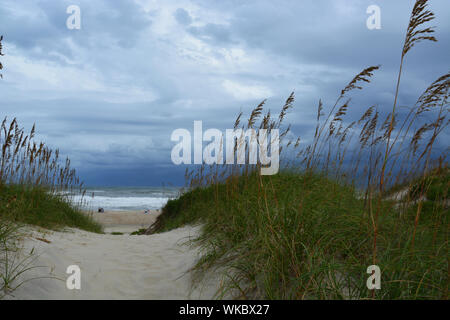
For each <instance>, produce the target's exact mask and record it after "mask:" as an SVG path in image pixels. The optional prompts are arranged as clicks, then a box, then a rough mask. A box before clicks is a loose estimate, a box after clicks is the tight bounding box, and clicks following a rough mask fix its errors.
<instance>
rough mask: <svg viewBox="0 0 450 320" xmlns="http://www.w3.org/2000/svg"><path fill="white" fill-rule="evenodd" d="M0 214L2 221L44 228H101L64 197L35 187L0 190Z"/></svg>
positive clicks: (3, 188)
mask: <svg viewBox="0 0 450 320" xmlns="http://www.w3.org/2000/svg"><path fill="white" fill-rule="evenodd" d="M0 188H1V189H0V194H1V199H0V215H1V216H2V217H3V219H6V220H9V221H13V222H16V223H21V224H29V225H34V226H39V227H43V228H46V229H52V230H60V229H62V228H64V227H73V228H78V229H82V230H86V231H90V232H96V233H101V232H102V227H101V226H100V224H98V223H96V222H95V221H94V220H93V219H92V217H90V216H89V215H87V214H86V213H84V212H83V211H82V210H80V209H78V208H77V207H76V206H74V205H73V204H72V203H71V202H70V199H68V198H67V197H66V196H65V195H58V194H55V193H50V192H49V191H48V189H46V188H44V187H37V186H33V187H30V186H26V185H7V186H2V187H0Z"/></svg>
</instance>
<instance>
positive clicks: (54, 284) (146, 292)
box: [6, 221, 218, 299]
mask: <svg viewBox="0 0 450 320" xmlns="http://www.w3.org/2000/svg"><path fill="white" fill-rule="evenodd" d="M122 222H123V221H122ZM123 226H128V227H129V226H130V224H123V225H119V226H116V230H117V228H119V229H120V230H122V231H123ZM110 227H114V225H112V226H111V225H110ZM198 232H199V227H184V228H180V229H177V230H172V231H170V232H166V233H162V234H155V235H150V236H145V235H144V236H131V235H110V234H106V235H101V234H94V233H89V232H85V231H80V230H77V229H67V231H66V232H53V231H48V230H42V229H40V230H38V229H37V228H30V229H29V230H27V236H26V237H25V238H24V240H23V242H22V246H23V250H22V251H21V255H22V257H24V255H25V254H26V253H30V252H31V250H32V249H33V248H34V253H33V257H34V261H33V263H32V265H33V266H42V267H39V268H34V269H32V270H29V271H27V272H26V273H25V274H24V275H23V276H21V277H20V279H19V280H18V281H16V284H17V283H20V281H21V280H24V279H31V278H35V277H48V276H50V277H56V278H59V279H53V278H51V279H35V280H31V281H29V282H26V283H24V284H23V285H22V286H21V287H19V288H18V289H16V290H15V291H14V292H12V294H11V295H9V296H7V297H6V298H7V299H212V298H213V296H214V294H215V292H216V290H217V289H218V281H214V280H213V279H210V280H209V281H208V285H207V286H204V285H202V286H201V287H199V288H196V289H194V290H192V289H191V288H192V286H191V284H192V282H191V274H190V273H189V272H188V271H189V269H190V268H191V267H192V266H193V265H194V264H195V262H196V261H197V259H198V257H199V250H198V249H196V248H193V247H190V246H188V245H186V244H185V242H186V241H187V240H189V238H190V237H192V236H195V235H196V234H197V233H198ZM37 238H40V240H39V239H37ZM43 240H45V241H43ZM70 265H78V266H79V267H80V269H81V289H80V290H76V289H75V290H69V289H67V287H66V279H67V277H69V274H66V269H67V267H68V266H70Z"/></svg>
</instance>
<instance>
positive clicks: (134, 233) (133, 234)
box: [130, 228, 147, 236]
mask: <svg viewBox="0 0 450 320" xmlns="http://www.w3.org/2000/svg"><path fill="white" fill-rule="evenodd" d="M146 231H147V228H142V229H139V230H136V231H133V232H132V233H130V235H131V236H140V235H143V234H145V232H146Z"/></svg>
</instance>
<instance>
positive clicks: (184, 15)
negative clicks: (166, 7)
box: [174, 8, 192, 26]
mask: <svg viewBox="0 0 450 320" xmlns="http://www.w3.org/2000/svg"><path fill="white" fill-rule="evenodd" d="M174 16H175V19H176V20H177V21H178V23H180V24H182V25H185V26H187V25H190V24H191V23H192V17H191V16H190V15H189V12H187V11H186V10H184V9H183V8H178V9H177V10H176V11H175V14H174Z"/></svg>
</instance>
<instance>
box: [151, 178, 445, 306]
mask: <svg viewBox="0 0 450 320" xmlns="http://www.w3.org/2000/svg"><path fill="white" fill-rule="evenodd" d="M260 178H262V180H259V179H260ZM375 201H376V199H372V206H374V205H375ZM416 209H417V204H416V205H414V206H410V207H408V209H407V210H405V211H404V212H403V213H401V211H400V209H397V208H396V206H395V202H393V201H382V211H381V212H382V214H381V215H380V216H379V217H378V224H379V230H378V256H377V259H378V260H377V265H379V266H380V268H381V270H382V289H381V290H379V291H377V292H376V295H375V298H378V299H430V298H438V299H440V298H445V297H447V294H448V293H447V292H448V281H449V279H448V259H449V258H448V222H449V221H448V211H446V209H445V207H444V206H443V204H442V202H439V201H428V202H426V203H425V204H423V207H422V217H423V219H422V220H421V223H420V224H419V225H418V227H417V228H418V229H417V230H416V236H415V237H416V239H415V244H414V246H412V245H411V241H412V234H413V232H414V226H415V224H414V221H415V215H416ZM371 221H372V218H371V215H370V210H367V208H365V207H364V201H363V200H362V199H358V198H357V197H356V196H355V190H354V189H353V188H352V187H349V186H346V185H343V184H340V183H338V182H335V181H332V180H330V179H327V178H325V177H323V176H320V175H312V174H297V173H289V172H284V173H281V174H278V175H276V176H270V177H259V176H258V175H250V176H249V177H245V176H241V177H239V178H236V177H234V178H232V179H230V180H229V181H227V182H226V183H223V184H217V185H212V186H209V187H206V188H196V189H194V190H192V191H190V192H187V193H185V194H183V195H182V196H181V197H180V198H179V199H176V200H170V201H169V202H168V203H167V205H166V206H165V207H164V208H163V213H162V215H161V216H160V217H159V218H158V220H157V224H156V226H157V230H158V231H159V232H162V231H167V230H170V229H173V228H177V227H180V226H183V225H186V224H196V223H202V224H203V230H202V234H201V236H200V238H199V239H197V240H196V241H197V243H198V244H199V245H200V246H201V247H202V248H204V249H205V250H206V251H205V254H204V256H203V257H202V259H201V260H200V261H199V262H198V264H197V266H196V270H197V271H198V272H197V275H198V276H200V277H201V276H202V274H203V272H204V271H205V270H208V269H214V268H215V267H221V270H224V271H223V274H224V275H226V279H227V281H226V286H225V287H224V289H223V290H222V291H221V292H219V293H218V296H219V297H220V295H221V294H222V293H225V292H226V290H229V289H237V290H238V291H239V292H240V293H241V294H240V297H241V298H269V299H341V298H356V299H365V298H372V291H369V290H368V289H367V287H366V280H367V278H368V276H369V275H368V274H367V273H366V269H367V267H368V266H369V265H372V264H373V263H372V259H373V256H372V246H373V240H372V233H373V231H372V229H373V226H372V223H371Z"/></svg>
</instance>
